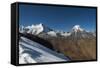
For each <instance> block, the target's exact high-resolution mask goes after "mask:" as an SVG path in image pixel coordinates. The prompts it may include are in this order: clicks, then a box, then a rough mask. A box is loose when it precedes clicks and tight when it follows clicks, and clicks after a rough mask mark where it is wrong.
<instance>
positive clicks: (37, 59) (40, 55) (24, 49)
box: [19, 36, 69, 64]
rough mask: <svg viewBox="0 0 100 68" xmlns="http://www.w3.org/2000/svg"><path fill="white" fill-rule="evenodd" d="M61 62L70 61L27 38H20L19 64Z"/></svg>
mask: <svg viewBox="0 0 100 68" xmlns="http://www.w3.org/2000/svg"><path fill="white" fill-rule="evenodd" d="M61 61H69V58H67V57H65V56H64V55H62V54H59V53H57V52H55V51H52V50H50V49H49V48H47V47H45V46H43V45H41V44H39V43H37V42H34V41H32V40H30V39H27V38H26V37H23V36H21V37H20V40H19V64H25V63H43V62H61Z"/></svg>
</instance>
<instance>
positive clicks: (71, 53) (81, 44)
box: [45, 37, 96, 61]
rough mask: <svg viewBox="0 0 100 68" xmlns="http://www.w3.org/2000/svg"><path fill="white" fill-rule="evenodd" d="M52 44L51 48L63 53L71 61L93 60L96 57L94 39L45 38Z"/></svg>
mask: <svg viewBox="0 0 100 68" xmlns="http://www.w3.org/2000/svg"><path fill="white" fill-rule="evenodd" d="M45 40H47V41H48V42H50V43H51V44H52V46H53V50H55V51H57V52H59V53H63V54H64V55H65V56H67V57H69V58H70V59H71V61H76V60H95V59H96V39H95V38H92V39H91V38H84V39H83V38H82V39H81V38H80V39H78V40H76V39H71V38H68V39H67V38H58V37H57V38H46V39H45Z"/></svg>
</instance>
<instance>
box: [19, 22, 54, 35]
mask: <svg viewBox="0 0 100 68" xmlns="http://www.w3.org/2000/svg"><path fill="white" fill-rule="evenodd" d="M19 31H20V32H21V33H30V34H34V35H37V34H39V33H41V32H49V31H52V29H50V28H48V27H47V26H45V25H44V24H42V23H40V24H36V25H31V26H26V27H24V26H21V28H20V30H19Z"/></svg>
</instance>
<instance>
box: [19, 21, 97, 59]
mask: <svg viewBox="0 0 100 68" xmlns="http://www.w3.org/2000/svg"><path fill="white" fill-rule="evenodd" d="M19 33H21V34H22V35H23V34H24V35H26V36H28V37H30V38H31V37H32V36H33V37H35V36H36V37H37V38H39V39H41V41H39V40H36V39H35V40H34V39H33V41H36V42H38V43H40V44H42V45H44V46H45V47H47V48H49V49H51V50H53V51H56V52H58V53H61V54H63V55H65V56H66V57H69V58H70V59H71V60H72V61H76V60H95V59H96V33H95V32H89V31H86V30H84V29H82V28H81V27H80V26H79V25H75V26H74V27H73V28H72V29H71V31H70V32H64V31H57V30H53V29H51V28H49V27H47V26H45V25H44V24H41V23H40V24H37V25H31V26H26V27H24V26H21V27H20V28H19ZM47 43H48V45H45V44H47Z"/></svg>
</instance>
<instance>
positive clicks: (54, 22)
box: [19, 4, 96, 31]
mask: <svg viewBox="0 0 100 68" xmlns="http://www.w3.org/2000/svg"><path fill="white" fill-rule="evenodd" d="M39 23H43V24H44V25H46V26H48V27H50V28H53V29H55V30H61V31H70V30H71V29H72V27H73V26H74V25H80V26H81V27H82V28H84V29H85V30H88V31H94V30H96V27H95V26H96V9H94V8H79V7H77V8H76V7H57V6H38V5H25V4H24V5H19V25H23V26H28V25H32V24H39Z"/></svg>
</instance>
